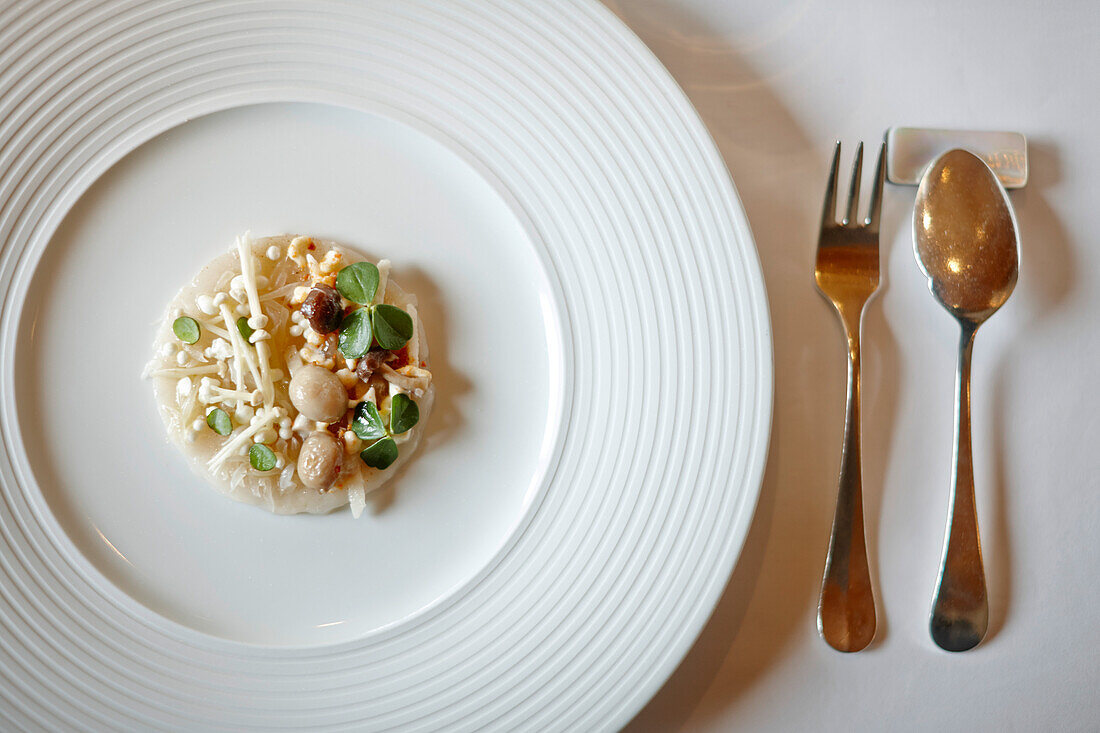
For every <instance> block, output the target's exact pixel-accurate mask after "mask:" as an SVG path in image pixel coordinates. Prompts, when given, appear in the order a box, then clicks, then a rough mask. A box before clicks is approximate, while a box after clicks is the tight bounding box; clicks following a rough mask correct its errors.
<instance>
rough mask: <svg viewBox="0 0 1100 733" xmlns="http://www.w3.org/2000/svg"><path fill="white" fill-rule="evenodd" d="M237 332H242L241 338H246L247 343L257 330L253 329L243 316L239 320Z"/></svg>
mask: <svg viewBox="0 0 1100 733" xmlns="http://www.w3.org/2000/svg"><path fill="white" fill-rule="evenodd" d="M237 330H238V331H240V333H241V336H244V340H245V341H247V340H248V339H249V338H250V337H251V336H252V334H254V333H255V332H256V331H255V329H253V328H252V326H249V325H248V319H247V318H245V317H244V316H241V317H240V318H238V319H237Z"/></svg>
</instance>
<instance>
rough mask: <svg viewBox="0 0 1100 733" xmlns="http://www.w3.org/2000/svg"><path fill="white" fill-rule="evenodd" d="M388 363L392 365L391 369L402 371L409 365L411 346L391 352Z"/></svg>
mask: <svg viewBox="0 0 1100 733" xmlns="http://www.w3.org/2000/svg"><path fill="white" fill-rule="evenodd" d="M386 363H387V364H389V365H390V368H391V369H400V368H401V367H403V366H405V365H406V364H408V363H409V346H408V344H406V345H404V346H402V347H401V348H400V349H398V350H397V351H391V352H390V356H388V357H386Z"/></svg>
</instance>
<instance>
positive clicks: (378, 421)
mask: <svg viewBox="0 0 1100 733" xmlns="http://www.w3.org/2000/svg"><path fill="white" fill-rule="evenodd" d="M351 430H352V432H354V433H355V435H356V436H358V437H359V439H360V440H377V439H378V438H383V437H385V436H386V426H385V425H384V424H383V423H382V416H381V415H379V414H378V407H377V406H375V404H374V403H373V402H360V403H359V404H358V405H356V406H355V417H354V418H352V421H351Z"/></svg>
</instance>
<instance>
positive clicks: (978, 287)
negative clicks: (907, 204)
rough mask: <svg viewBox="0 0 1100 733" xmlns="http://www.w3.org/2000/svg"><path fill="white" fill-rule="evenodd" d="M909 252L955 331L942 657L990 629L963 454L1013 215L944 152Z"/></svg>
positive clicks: (938, 612)
mask: <svg viewBox="0 0 1100 733" xmlns="http://www.w3.org/2000/svg"><path fill="white" fill-rule="evenodd" d="M913 243H914V247H915V250H916V256H917V263H918V264H919V265H920V267H921V270H923V271H924V274H925V276H927V278H928V289H929V290H931V291H932V295H933V296H934V297H935V298H936V300H937V301H939V303H940V304H941V305H942V306H943V307H944V308H946V309H947V310H948V312H949V313H951V315H953V316H954V317H955V319H956V320H957V321H958V322H959V326H960V329H961V335H960V339H959V365H958V371H957V374H956V387H957V390H958V392H957V396H956V399H955V455H954V468H953V471H952V474H953V475H952V483H953V484H954V491H953V492H952V498H951V508H950V511H949V513H948V520H947V532H946V535H945V538H944V549H943V561H942V563H941V565H940V578H939V583H938V584H937V586H936V593H935V596H934V597H933V601H932V616H931V621H930V627H931V628H930V631H931V634H932V639H933V640H934V641H935V642H936V644H938V645H939V646H940V647H941V648H943V649H946V650H948V651H965V650H967V649H971V648H973V647H975V646H977V644H978V643H979V642H981V640H982V639H983V638H984V637H985V632H986V629H987V628H988V625H989V607H988V602H987V600H986V587H985V571H984V569H983V566H982V550H981V542H980V540H979V538H978V515H977V510H976V507H975V502H974V466H973V460H972V456H971V448H970V442H971V441H970V358H971V354H972V353H973V348H974V334H975V333H976V332H977V330H978V326H980V325H981V324H982V323H984V322H985V320H986V319H987V318H989V317H990V316H991V315H993V313H994V312H995V311H996V310H997V309H998V308H1000V307H1001V306H1002V305H1004V303H1005V301H1006V300H1008V296H1009V295H1011V294H1012V290H1013V288H1014V287H1015V286H1016V278H1017V276H1018V274H1019V268H1020V253H1019V248H1020V245H1019V238H1018V237H1017V235H1016V219H1015V216H1014V215H1013V213H1012V206H1011V205H1010V203H1009V201H1008V196H1007V195H1006V194H1005V191H1004V188H1002V186H1001V183H1000V181H998V180H997V177H996V176H995V175H994V174H993V171H991V170H990V169H989V166H987V165H986V164H985V163H984V162H983V161H982V160H981V159H980V158H978V157H977V156H975V155H973V154H971V153H968V152H966V151H965V150H949V151H948V152H946V153H944V154H943V155H941V156H940V157H939V158H938V159H937V160H936V161H935V162H934V163H933V164H932V165H931V167H929V169H928V171H927V172H926V173H925V174H924V178H923V179H922V180H921V183H920V188H919V189H918V190H917V203H916V209H915V211H914V214H913Z"/></svg>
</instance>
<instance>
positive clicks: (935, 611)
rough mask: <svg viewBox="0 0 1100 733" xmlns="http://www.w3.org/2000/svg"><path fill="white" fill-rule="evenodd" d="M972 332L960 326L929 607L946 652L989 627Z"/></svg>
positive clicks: (967, 645) (970, 326)
mask: <svg viewBox="0 0 1100 733" xmlns="http://www.w3.org/2000/svg"><path fill="white" fill-rule="evenodd" d="M977 328H978V326H977V324H974V323H968V322H962V335H961V338H960V340H959V368H958V374H957V377H956V381H957V387H958V395H957V396H956V399H955V467H954V471H953V473H954V476H953V480H954V484H955V489H954V493H953V495H952V498H951V507H950V513H949V515H948V519H947V536H946V538H945V539H944V546H943V562H942V564H941V565H940V579H939V583H938V584H937V586H936V595H935V597H934V598H933V601H932V619H931V632H932V639H933V640H934V641H935V642H936V644H938V645H939V646H940V647H942V648H943V649H946V650H947V651H950V652H963V651H966V650H967V649H972V648H973V647H975V646H977V644H978V642H980V641H981V640H982V638H983V637H984V636H985V632H986V628H987V626H988V625H989V606H988V604H987V601H986V592H985V571H984V570H983V569H982V548H981V542H980V541H979V539H978V514H977V510H976V507H975V502H974V466H973V462H972V459H971V451H970V355H971V353H972V352H973V350H974V333H975V331H977Z"/></svg>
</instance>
